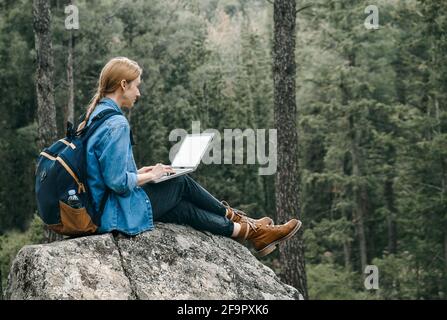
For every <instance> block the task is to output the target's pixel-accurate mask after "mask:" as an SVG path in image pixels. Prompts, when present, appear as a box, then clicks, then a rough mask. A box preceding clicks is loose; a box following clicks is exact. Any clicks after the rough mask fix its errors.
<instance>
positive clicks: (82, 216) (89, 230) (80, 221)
mask: <svg viewBox="0 0 447 320" xmlns="http://www.w3.org/2000/svg"><path fill="white" fill-rule="evenodd" d="M59 208H60V216H61V223H59V224H52V225H48V228H49V229H51V230H53V231H54V232H57V233H60V234H63V235H67V236H73V235H86V234H93V233H95V232H96V230H97V229H98V227H97V226H96V225H95V224H94V223H93V222H92V219H91V218H90V216H89V215H88V213H87V209H86V208H80V209H76V208H72V207H70V206H69V205H68V204H66V203H64V202H62V201H59Z"/></svg>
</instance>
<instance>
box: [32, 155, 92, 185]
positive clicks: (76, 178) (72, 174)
mask: <svg viewBox="0 0 447 320" xmlns="http://www.w3.org/2000/svg"><path fill="white" fill-rule="evenodd" d="M40 154H41V155H42V156H44V157H46V158H48V159H50V160H53V161H58V162H59V163H60V164H61V165H62V166H63V167H64V168H65V170H67V172H68V173H69V174H70V176H71V177H72V178H73V179H74V180H75V181H76V184H77V185H78V193H81V192H85V187H84V184H83V183H82V182H80V181H79V179H78V177H77V176H76V174H75V173H74V172H73V170H71V169H70V167H69V166H68V164H66V163H65V161H64V160H63V159H62V158H61V157H56V158H55V157H53V156H50V155H49V154H48V153H46V152H43V151H42V152H41V153H40Z"/></svg>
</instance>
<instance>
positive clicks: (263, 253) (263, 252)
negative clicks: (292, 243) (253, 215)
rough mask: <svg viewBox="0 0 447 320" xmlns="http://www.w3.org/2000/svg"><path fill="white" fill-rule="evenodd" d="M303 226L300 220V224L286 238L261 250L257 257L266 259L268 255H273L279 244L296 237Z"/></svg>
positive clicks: (257, 252)
mask: <svg viewBox="0 0 447 320" xmlns="http://www.w3.org/2000/svg"><path fill="white" fill-rule="evenodd" d="M302 224H303V223H302V222H301V221H300V220H298V223H297V224H296V226H295V228H293V230H292V231H290V232H289V234H288V235H286V236H284V237H282V238H281V239H278V240H276V241H274V242H272V243H270V244H269V245H268V246H266V247H265V248H264V249H261V250H259V251H256V255H257V256H258V257H265V256H266V255H268V254H270V253H272V252H273V251H274V250H275V249H276V246H277V245H278V244H279V243H281V242H283V241H286V240H287V239H290V238H291V237H293V235H294V234H295V233H297V231H298V230H299V229H300V228H301V225H302Z"/></svg>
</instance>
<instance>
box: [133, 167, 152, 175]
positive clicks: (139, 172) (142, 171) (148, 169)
mask: <svg viewBox="0 0 447 320" xmlns="http://www.w3.org/2000/svg"><path fill="white" fill-rule="evenodd" d="M154 167H155V166H149V167H142V168H140V169H138V171H137V173H138V174H142V173H146V172H151V171H152V169H154Z"/></svg>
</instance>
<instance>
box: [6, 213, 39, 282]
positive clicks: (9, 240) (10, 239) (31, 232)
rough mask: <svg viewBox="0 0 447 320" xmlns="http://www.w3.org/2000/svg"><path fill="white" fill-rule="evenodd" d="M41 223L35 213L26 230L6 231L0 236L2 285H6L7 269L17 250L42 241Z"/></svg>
mask: <svg viewBox="0 0 447 320" xmlns="http://www.w3.org/2000/svg"><path fill="white" fill-rule="evenodd" d="M43 230H44V229H43V224H42V222H41V220H40V218H39V217H37V215H35V216H34V217H33V219H32V221H31V223H30V224H29V228H28V230H27V231H26V232H19V231H8V232H7V233H5V234H4V235H2V236H0V273H1V275H2V278H1V282H0V283H1V284H2V287H3V288H5V287H6V282H7V279H8V274H9V269H10V267H11V264H12V262H13V260H14V257H15V256H16V255H17V253H18V252H19V250H20V249H21V248H22V247H23V246H25V245H31V244H38V243H42V241H43V240H44V231H43Z"/></svg>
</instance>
